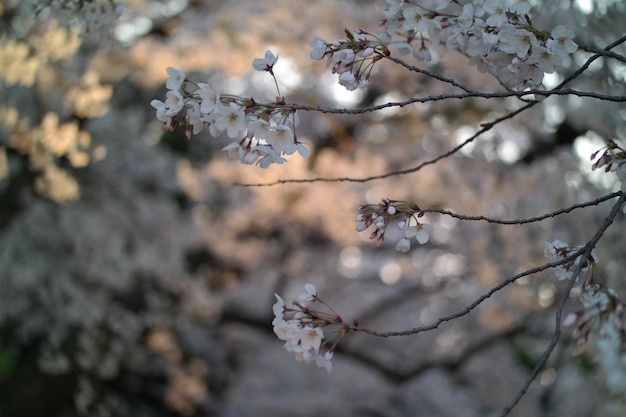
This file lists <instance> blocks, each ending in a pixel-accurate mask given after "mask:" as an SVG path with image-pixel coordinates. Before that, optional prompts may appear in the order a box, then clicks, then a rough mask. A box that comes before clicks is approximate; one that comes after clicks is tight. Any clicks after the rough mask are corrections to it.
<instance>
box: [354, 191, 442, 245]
mask: <svg viewBox="0 0 626 417" xmlns="http://www.w3.org/2000/svg"><path fill="white" fill-rule="evenodd" d="M357 211H358V212H359V214H357V216H356V221H357V222H358V223H357V225H356V230H357V232H362V231H364V230H365V229H367V228H368V227H370V226H372V225H374V227H375V229H374V231H373V232H372V234H371V235H370V239H375V240H376V244H377V245H378V246H380V245H381V244H382V243H383V241H384V240H385V232H386V231H387V226H388V225H389V224H390V223H391V221H392V220H394V219H400V221H399V222H398V228H399V229H400V230H402V231H404V236H403V237H402V238H400V240H398V243H397V244H396V247H395V249H396V250H397V251H400V252H407V251H408V250H409V249H411V239H413V238H415V240H416V241H417V242H418V243H420V244H424V243H426V242H428V239H429V237H430V236H429V233H430V232H431V231H432V226H431V225H430V224H428V223H420V222H419V221H418V218H420V217H422V216H423V212H421V211H420V209H419V207H417V205H415V204H411V203H408V202H406V201H398V200H391V199H389V198H383V199H382V201H381V202H380V203H379V204H362V205H360V206H358V207H357Z"/></svg>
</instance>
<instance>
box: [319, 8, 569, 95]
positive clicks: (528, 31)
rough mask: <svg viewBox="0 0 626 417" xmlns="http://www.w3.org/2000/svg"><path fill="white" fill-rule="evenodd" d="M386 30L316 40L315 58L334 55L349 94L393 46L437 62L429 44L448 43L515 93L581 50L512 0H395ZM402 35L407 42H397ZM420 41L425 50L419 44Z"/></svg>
mask: <svg viewBox="0 0 626 417" xmlns="http://www.w3.org/2000/svg"><path fill="white" fill-rule="evenodd" d="M387 3H388V5H389V7H388V8H387V9H386V10H385V12H384V18H383V20H382V22H381V23H382V26H383V28H384V29H383V31H381V32H379V33H377V34H376V35H373V34H370V33H367V32H365V31H363V30H361V29H359V30H357V31H356V33H355V34H351V33H350V32H349V31H346V33H347V35H348V37H347V38H346V39H341V40H338V41H334V42H326V41H324V40H323V39H321V38H319V37H315V38H314V39H313V40H312V41H311V46H312V47H313V52H312V53H311V57H312V58H313V59H322V58H323V57H325V56H328V58H329V61H328V62H329V64H332V69H333V72H334V73H338V74H340V76H339V83H340V84H342V85H343V86H345V87H346V88H347V89H348V90H354V89H355V88H364V87H365V86H367V85H368V82H369V75H370V73H371V70H372V67H373V65H374V63H375V62H376V61H377V60H379V59H380V58H382V56H383V55H389V49H388V46H389V45H394V46H395V47H396V48H398V51H399V52H400V53H401V54H405V55H406V54H411V53H412V54H413V55H414V56H415V57H416V58H417V59H419V60H421V61H430V59H431V56H432V55H431V52H430V49H429V45H432V44H441V45H444V46H445V47H446V48H447V49H449V50H454V51H459V52H461V53H463V54H464V55H466V56H467V57H469V58H470V64H471V65H475V66H477V67H478V69H479V70H480V71H482V72H489V73H490V74H492V75H493V76H495V77H496V78H497V79H498V80H499V81H500V82H501V83H502V84H503V85H504V86H505V87H507V88H509V89H520V90H523V89H526V88H539V87H540V86H541V83H542V81H543V77H544V73H552V72H554V68H555V66H558V65H561V64H563V65H565V64H567V63H568V62H569V60H570V55H571V54H572V53H574V52H575V51H576V50H577V49H578V46H577V45H576V43H575V42H574V41H573V38H574V32H572V31H570V30H567V29H566V28H565V27H564V26H557V27H555V28H554V29H553V30H552V31H551V32H545V31H541V30H539V29H537V28H535V27H534V26H533V24H532V18H531V15H530V5H529V4H528V3H526V2H512V1H508V0H469V1H468V0H455V1H452V0H444V1H440V0H437V1H434V0H426V1H418V0H414V1H409V0H387ZM394 36H400V39H402V40H400V41H396V40H394V41H392V38H393V37H394ZM415 44H417V45H418V46H414V45H415Z"/></svg>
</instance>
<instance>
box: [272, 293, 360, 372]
mask: <svg viewBox="0 0 626 417" xmlns="http://www.w3.org/2000/svg"><path fill="white" fill-rule="evenodd" d="M304 289H305V292H303V293H302V294H300V295H298V298H297V299H296V300H294V301H293V302H292V305H291V307H287V305H286V304H285V302H284V301H283V299H282V297H281V296H280V295H278V294H274V296H275V297H276V303H275V304H274V306H273V311H274V320H273V321H272V326H273V327H274V333H275V334H276V336H278V338H279V339H280V340H284V341H285V345H284V348H285V349H286V350H287V351H288V352H293V353H295V354H296V359H297V360H299V361H304V362H306V363H311V362H314V363H315V364H316V365H317V366H319V367H320V368H326V370H327V371H328V372H330V371H331V369H332V362H331V360H332V358H333V352H334V351H335V347H336V346H337V343H338V342H339V339H341V337H343V336H344V335H345V334H346V333H347V332H348V330H350V327H349V326H347V325H345V324H344V323H343V321H342V320H341V317H340V316H339V315H338V314H337V313H335V312H334V311H332V310H331V312H328V311H321V310H316V309H314V308H312V306H313V305H314V304H315V303H318V305H319V304H321V305H323V306H326V307H327V309H329V307H328V306H327V305H326V303H324V301H322V299H321V298H320V297H319V296H318V295H317V289H316V288H315V286H314V285H313V284H306V285H305V286H304ZM286 315H289V316H291V318H286ZM332 325H335V327H337V326H338V327H339V329H337V330H333V331H328V327H329V326H332ZM324 329H326V333H324ZM333 333H334V337H335V339H334V340H333V341H331V340H330V337H329V336H332V334H333Z"/></svg>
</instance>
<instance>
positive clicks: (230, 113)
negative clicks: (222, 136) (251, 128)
mask: <svg viewBox="0 0 626 417" xmlns="http://www.w3.org/2000/svg"><path fill="white" fill-rule="evenodd" d="M214 125H215V127H216V128H217V129H219V130H220V131H222V132H223V131H226V133H227V134H228V137H229V138H231V139H234V138H237V137H239V136H241V135H242V133H243V131H244V130H246V114H245V112H244V110H243V108H242V107H241V106H240V105H238V104H236V103H230V104H229V105H228V106H222V107H221V108H220V109H219V113H218V115H217V118H216V119H215V123H214Z"/></svg>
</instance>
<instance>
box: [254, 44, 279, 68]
mask: <svg viewBox="0 0 626 417" xmlns="http://www.w3.org/2000/svg"><path fill="white" fill-rule="evenodd" d="M276 61H278V55H274V54H273V53H272V51H270V50H267V51H265V57H264V58H255V59H254V60H253V61H252V67H253V68H254V69H255V70H257V71H267V72H270V73H271V72H272V70H273V68H274V64H276Z"/></svg>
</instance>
